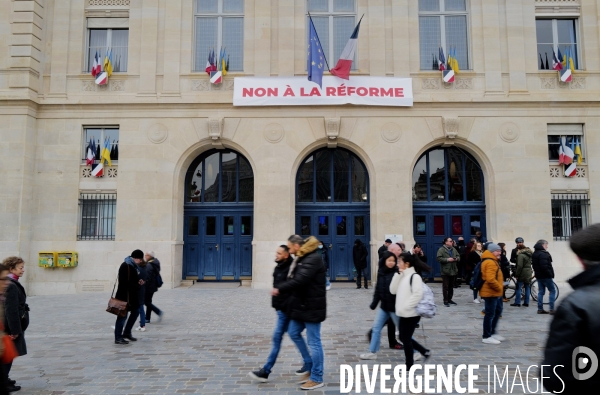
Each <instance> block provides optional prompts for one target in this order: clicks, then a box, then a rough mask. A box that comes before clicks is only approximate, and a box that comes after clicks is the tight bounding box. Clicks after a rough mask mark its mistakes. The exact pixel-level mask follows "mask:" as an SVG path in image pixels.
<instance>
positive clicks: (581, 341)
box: [536, 265, 600, 394]
mask: <svg viewBox="0 0 600 395" xmlns="http://www.w3.org/2000/svg"><path fill="white" fill-rule="evenodd" d="M536 274H537V272H536ZM569 284H570V285H571V287H572V288H573V289H574V291H573V292H572V293H571V294H570V295H568V296H567V297H565V298H564V299H563V301H562V302H561V303H560V306H558V309H557V310H556V313H555V315H554V319H553V320H552V323H551V324H550V333H549V334H548V341H547V343H546V349H545V351H544V360H543V362H542V364H543V365H551V366H553V367H554V366H556V374H558V376H559V377H556V375H555V374H554V373H553V371H552V369H547V370H545V371H544V376H546V375H547V376H550V377H549V378H546V377H544V387H546V389H547V390H549V391H552V392H561V390H563V387H564V391H562V393H563V394H594V393H597V392H596V391H598V387H600V369H598V370H597V371H596V374H594V375H593V376H592V377H590V378H588V379H587V380H576V379H575V377H573V373H572V372H573V369H572V363H573V362H572V361H573V359H572V355H573V351H574V349H575V348H576V347H579V346H584V347H587V348H589V349H591V350H592V351H593V352H594V353H595V354H596V355H597V356H600V337H599V336H598V333H600V265H595V266H592V267H590V268H589V269H587V270H585V271H584V272H582V273H580V274H578V275H577V276H575V277H573V278H572V279H570V280H569ZM557 365H563V366H564V367H559V366H557ZM563 382H564V384H563Z"/></svg>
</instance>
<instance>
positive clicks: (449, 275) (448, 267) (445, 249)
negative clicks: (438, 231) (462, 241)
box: [437, 237, 460, 307]
mask: <svg viewBox="0 0 600 395" xmlns="http://www.w3.org/2000/svg"><path fill="white" fill-rule="evenodd" d="M453 243H454V241H453V240H452V237H446V238H445V239H444V245H443V246H441V247H440V249H439V250H438V252H437V261H438V262H439V263H440V265H441V266H442V281H443V285H442V293H443V295H444V306H446V307H449V306H450V305H451V304H452V305H456V302H454V301H453V300H452V297H453V296H454V279H455V276H456V274H457V273H458V268H457V266H456V263H457V262H459V261H460V255H459V253H458V251H457V250H456V248H454V247H453Z"/></svg>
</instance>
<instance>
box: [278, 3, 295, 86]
mask: <svg viewBox="0 0 600 395" xmlns="http://www.w3.org/2000/svg"><path fill="white" fill-rule="evenodd" d="M278 3H279V19H278V20H279V40H278V52H279V54H278V56H279V67H278V68H279V73H278V74H279V75H280V76H285V77H291V76H293V75H294V46H293V45H290V44H291V43H293V42H294V41H293V39H294V33H295V29H294V0H280V1H278Z"/></svg>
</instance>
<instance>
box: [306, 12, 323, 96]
mask: <svg viewBox="0 0 600 395" xmlns="http://www.w3.org/2000/svg"><path fill="white" fill-rule="evenodd" d="M309 18H310V17H309ZM306 69H307V70H308V80H309V81H312V82H314V83H316V84H318V85H319V86H320V87H321V88H322V87H323V71H324V70H325V55H324V54H323V48H322V47H321V42H320V41H319V36H318V35H317V29H315V25H314V23H313V21H312V18H310V34H309V36H308V65H307V67H306Z"/></svg>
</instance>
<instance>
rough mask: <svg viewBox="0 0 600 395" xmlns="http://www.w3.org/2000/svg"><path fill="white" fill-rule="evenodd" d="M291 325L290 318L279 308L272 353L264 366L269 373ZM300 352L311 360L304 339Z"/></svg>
mask: <svg viewBox="0 0 600 395" xmlns="http://www.w3.org/2000/svg"><path fill="white" fill-rule="evenodd" d="M289 325H290V318H289V317H288V316H287V315H285V313H283V312H282V311H279V310H277V324H275V330H274V331H273V345H272V347H271V353H270V354H269V357H268V358H267V363H266V364H265V366H263V369H264V370H265V372H267V374H270V373H271V369H273V366H274V365H275V361H277V356H278V355H279V350H280V348H281V341H282V340H283V335H284V334H285V332H287V331H288V327H289ZM298 350H299V351H300V354H302V360H303V361H306V360H309V361H310V360H311V359H310V354H309V353H308V348H307V347H306V344H304V340H302V346H301V347H298Z"/></svg>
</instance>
